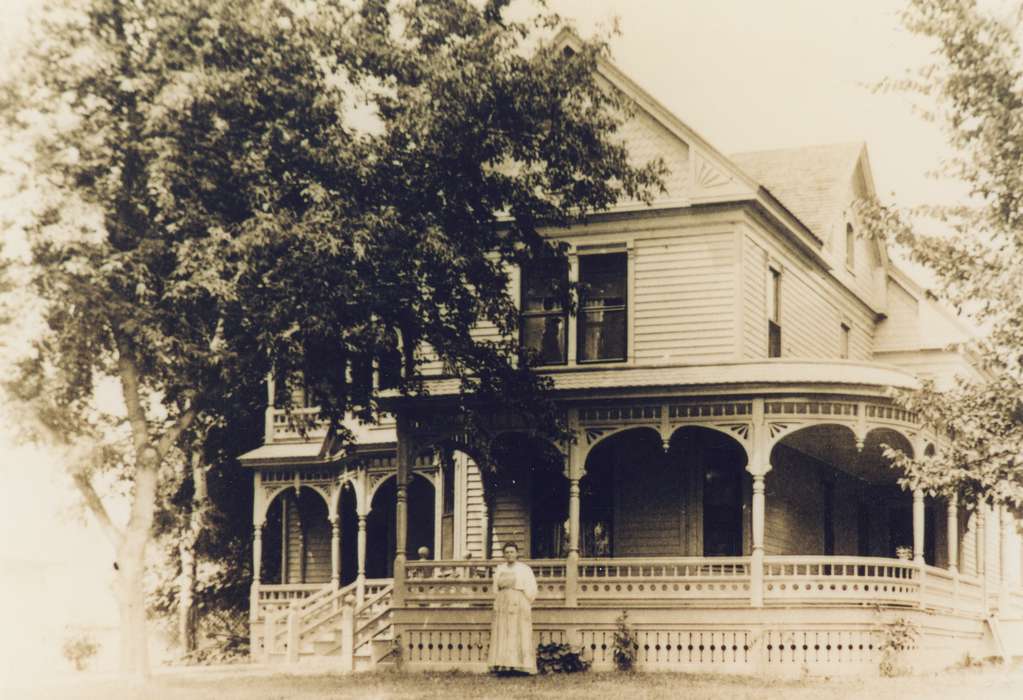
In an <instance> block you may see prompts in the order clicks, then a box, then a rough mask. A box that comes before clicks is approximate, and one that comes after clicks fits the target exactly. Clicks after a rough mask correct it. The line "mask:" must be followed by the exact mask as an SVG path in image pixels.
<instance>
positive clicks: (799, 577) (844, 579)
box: [764, 556, 920, 606]
mask: <svg viewBox="0 0 1023 700" xmlns="http://www.w3.org/2000/svg"><path fill="white" fill-rule="evenodd" d="M797 601H798V602H800V603H811V602H820V603H838V602H853V601H855V602H862V603H881V604H886V605H906V606H915V605H918V604H919V601H920V576H919V568H918V567H917V566H916V565H915V564H914V563H913V562H910V561H902V560H899V559H884V558H881V557H828V556H770V557H765V558H764V604H765V605H770V604H785V603H788V602H797Z"/></svg>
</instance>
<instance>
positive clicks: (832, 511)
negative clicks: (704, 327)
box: [252, 363, 1023, 675]
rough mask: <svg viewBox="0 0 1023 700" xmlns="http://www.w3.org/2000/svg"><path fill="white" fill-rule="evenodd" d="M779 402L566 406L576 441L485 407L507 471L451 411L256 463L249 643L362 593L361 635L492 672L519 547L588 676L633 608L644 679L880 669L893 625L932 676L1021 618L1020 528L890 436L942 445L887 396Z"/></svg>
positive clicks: (736, 398)
mask: <svg viewBox="0 0 1023 700" xmlns="http://www.w3.org/2000/svg"><path fill="white" fill-rule="evenodd" d="M748 364H770V363H747V365H748ZM821 364H834V363H821ZM874 369H876V368H874ZM818 388H820V387H818ZM775 389H776V390H774V391H760V392H758V393H752V392H751V391H750V387H745V389H744V391H745V392H746V393H736V394H726V393H715V394H714V395H705V396H685V395H678V394H675V395H669V396H661V395H659V391H650V392H647V391H637V392H634V393H633V394H632V395H630V396H628V397H626V398H622V399H618V400H606V399H605V400H585V401H583V400H573V399H568V398H566V399H564V403H563V405H564V407H565V410H566V414H567V417H568V423H569V425H570V426H571V428H572V430H573V431H574V433H575V436H576V439H575V441H574V442H572V443H569V444H563V445H552V444H550V443H545V442H543V441H542V440H541V439H540V438H539V437H537V436H536V435H535V434H534V433H532V432H531V431H529V430H527V429H525V428H524V427H523V426H521V425H518V424H516V423H515V421H514V420H510V419H508V418H507V417H503V416H495V417H494V421H493V426H491V428H492V429H491V430H489V431H488V432H487V434H488V436H489V439H491V440H493V442H492V443H491V444H490V445H489V447H488V450H487V452H488V453H489V454H491V455H492V458H493V459H495V460H504V461H506V462H507V463H506V464H505V463H502V464H501V465H500V468H498V469H494V470H488V469H481V468H480V467H479V466H478V460H477V456H478V453H477V452H476V451H475V449H474V445H477V443H474V441H473V436H469V435H467V434H466V432H465V429H464V427H462V426H460V425H459V424H457V422H452V421H450V420H449V418H448V417H447V416H445V414H444V412H443V411H441V410H439V409H438V406H440V404H432V405H431V409H430V411H428V412H427V411H424V412H422V413H408V412H406V413H404V414H399V416H398V420H397V425H396V428H397V431H396V438H397V440H396V443H397V444H396V447H390V446H384V445H381V446H378V447H379V449H377V450H376V451H373V450H372V449H368V450H367V449H365V448H363V449H361V450H360V451H357V452H355V453H352V454H350V455H348V456H346V457H345V458H344V459H343V460H341V459H339V460H334V461H333V462H331V461H330V460H329V459H328V460H322V459H320V460H317V461H310V462H309V463H308V464H307V465H305V466H303V465H300V464H298V463H293V464H287V463H281V464H277V465H273V466H272V465H271V464H268V463H260V464H258V465H257V464H254V465H253V466H258V470H257V474H256V478H255V488H256V495H255V511H254V548H253V550H254V552H253V554H254V563H253V564H254V570H255V571H256V572H257V575H256V577H255V578H254V583H253V600H252V629H253V649H254V653H259V651H258V650H260V649H262V650H263V651H264V652H265V653H266V654H267V656H268V657H270V656H272V655H273V654H274V653H277V654H279V655H280V654H285V653H287V652H286V651H281V649H284V650H287V649H290V648H294V649H297V650H305V651H303V652H302V653H308V654H314V653H316V649H317V647H316V639H317V637H316V636H315V635H320V634H322V633H323V632H324V629H325V626H329V624H334V623H333V622H324V620H328V621H330V620H335V618H337V619H338V620H340V618H339V617H337V616H339V615H341V613H340V612H339V611H340V609H341V608H340V607H339V606H341V605H342V604H341V601H342V600H343V599H344V597H345V596H346V595H348V594H349V593H351V595H352V596H353V600H354V604H355V605H356V606H357V614H356V615H355V617H354V618H352V619H354V620H355V621H356V622H355V624H356V626H355V628H354V629H355V630H356V632H355V633H353V634H356V633H358V630H361V629H364V628H365V625H375V624H383V623H382V622H381V621H382V620H384V619H385V617H384V615H385V613H384V612H380V611H379V610H378V608H379V609H380V610H383V608H382V607H381V606H384V605H385V604H386V615H387V617H386V626H385V627H381V628H380V631H379V634H378V633H377V632H369V633H367V634H368V635H369V636H368V637H367V639H368V640H369V641H367V642H366V644H367V645H368V647H367V648H369V647H373V646H374V645H376V646H377V647H380V648H381V649H382V648H383V647H384V646H387V645H391V646H387V649H391V650H393V648H395V647H400V648H401V650H402V651H401V654H402V659H403V662H404V663H406V664H407V665H408V667H409V668H423V669H427V668H430V669H434V668H435V669H441V668H463V669H473V668H480V667H481V664H482V663H483V661H484V660H485V658H486V647H487V635H488V630H489V614H488V612H487V609H488V608H489V605H490V601H491V596H492V594H491V584H490V577H491V572H492V567H493V558H492V557H493V554H492V553H493V552H497V551H500V547H501V545H502V544H503V543H505V542H516V544H518V545H519V548H520V551H523V552H524V554H527V555H529V556H530V557H532V559H531V560H530V564H531V565H532V566H533V567H534V569H535V571H536V573H537V577H538V581H539V585H540V593H539V598H538V601H537V604H536V610H535V614H534V621H535V624H536V633H537V637H538V640H540V639H542V640H563V641H566V642H569V643H572V644H574V645H579V646H581V647H583V648H584V649H585V650H587V654H589V655H590V656H591V658H592V659H593V661H594V664H595V667H596V668H602V667H609V666H610V664H611V657H610V651H609V649H610V646H609V645H610V644H611V641H610V640H611V639H612V637H613V632H614V624H615V618H616V617H617V615H618V614H619V613H620V612H621V611H622V610H628V611H629V616H630V620H631V622H632V624H633V626H634V629H635V630H636V632H637V634H638V636H639V638H640V640H641V642H640V643H641V650H640V667H641V668H645V669H649V670H657V669H677V670H702V671H711V672H742V673H747V672H748V673H761V672H770V673H778V674H782V675H784V674H786V673H802V672H803V669H809V670H810V671H811V672H814V673H824V674H831V673H841V672H852V673H859V672H865V671H868V670H871V671H876V669H877V663H878V661H879V658H880V654H881V650H880V646H881V644H882V643H883V636H884V629H885V625H886V624H888V623H890V622H892V621H894V620H896V619H898V618H906V619H911V620H913V621H914V622H916V623H917V625H918V626H919V627H920V629H921V631H922V632H923V636H922V637H921V640H920V644H919V648H918V649H917V650H916V651H914V652H913V653H914V654H915V658H917V660H918V666H919V667H920V668H924V667H925V665H927V664H932V665H947V664H949V663H953V662H954V661H956V660H959V659H961V658H962V656H963V655H964V654H965V653H967V652H969V653H970V654H972V655H974V656H985V655H988V654H990V653H992V649H991V634H990V631H991V630H990V628H989V627H988V623H986V620H987V619H988V616H989V615H990V614H992V613H994V612H997V613H998V614H1000V615H1001V616H1003V617H1004V616H1005V615H1010V614H1011V615H1016V616H1021V617H1023V606H1019V608H1018V609H1016V606H1017V605H1018V604H1019V602H1020V601H1019V600H1018V598H1020V596H1019V595H1018V593H1017V591H1018V590H1019V587H1020V572H1019V561H1018V559H1019V556H1018V555H1019V549H1020V544H1019V538H1018V536H1017V535H1016V534H1015V529H1014V528H1012V527H1010V526H1009V525H1006V523H1008V520H1006V519H1005V517H1002V520H997V519H995V518H996V517H998V516H997V515H996V514H995V513H981V514H972V515H971V514H970V513H969V512H968V511H966V510H965V509H964V508H962V507H961V506H960V505H959V504H957V503H956V502H954V501H953V502H944V501H937V500H934V499H931V498H928V497H925V495H924V494H922V493H908V492H905V491H903V490H902V489H901V488H900V487H899V486H898V483H897V481H898V475H897V474H896V473H894V472H893V471H892V469H891V467H890V466H889V464H888V462H887V460H886V459H885V457H884V450H885V447H886V446H889V445H890V446H896V447H899V448H901V449H903V450H905V451H907V452H910V453H917V452H918V451H921V450H930V449H940V447H941V445H940V442H939V441H937V440H935V439H933V437H932V436H928V435H927V434H925V433H924V432H923V431H921V430H920V427H919V426H918V425H917V424H916V423H915V420H914V417H913V416H912V415H910V414H909V413H907V412H905V411H903V410H901V409H899V408H898V407H896V406H894V405H893V404H892V403H891V402H890V400H889V399H888V398H887V397H886V396H885V389H884V388H883V387H874V388H870V386H869V385H868V384H863V383H858V384H856V385H855V387H846V391H845V392H841V393H839V392H838V391H836V390H835V388H834V387H832V390H831V391H828V392H824V391H816V392H815V391H810V390H809V386H808V385H807V384H806V383H801V384H799V385H798V386H795V385H793V384H789V385H786V386H785V388H784V391H782V390H781V389H780V388H778V387H776V388H775ZM424 547H425V548H426V549H427V550H428V552H427V555H426V558H425V559H423V558H422V557H421V556H420V555H419V554H418V553H417V552H419V551H420V550H422V548H424ZM395 552H396V553H397V556H394V557H393V558H392V553H395ZM410 558H414V559H415V560H411V561H410ZM370 583H372V586H373V587H374V588H373V592H372V593H367V590H366V589H367V586H369V585H370ZM374 595H376V596H381V597H379V598H375V597H374ZM369 601H373V606H376V607H375V608H373V609H372V610H369V611H368V612H367V611H364V610H363V609H362V608H361V607H358V606H362V605H364V604H368V602H369ZM331 606H333V608H331ZM371 607H372V606H371ZM326 610H333V612H330V613H329V614H328V613H326V612H323V611H326ZM317 611H319V612H317ZM321 616H322V617H321ZM289 620H290V621H291V622H288V621H289ZM374 621H375V622H374ZM337 624H340V622H338V623H337ZM359 625H363V627H360V626H359ZM292 628H294V630H293V631H292V632H289V631H288V630H290V629H292ZM365 629H368V628H365ZM374 629H376V628H374ZM307 632H308V635H313V636H308V638H307V636H306V634H307ZM289 634H294V635H295V636H294V638H291V637H289V636H288V635H289ZM374 635H376V636H374ZM328 636H329V635H328ZM356 637H357V638H360V639H361V637H358V634H356ZM266 640H269V642H267V641H266ZM384 642H387V645H385V644H384ZM338 644H340V642H338V641H337V640H333V641H331V645H332V646H331V649H332V650H333V652H336V651H337V650H338V649H339V648H340V647H338V646H337V645H338ZM267 645H269V646H267ZM321 647H322V648H323V649H325V648H326V644H323V645H321ZM275 650H276V651H275ZM333 652H332V653H333ZM295 653H296V654H298V653H299V652H298V651H296V652H295ZM353 653H354V652H353ZM374 653H376V652H372V653H370V652H367V654H368V658H373V654H374ZM381 653H383V652H382V651H381Z"/></svg>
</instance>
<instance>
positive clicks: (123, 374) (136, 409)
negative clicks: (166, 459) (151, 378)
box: [114, 333, 149, 455]
mask: <svg viewBox="0 0 1023 700" xmlns="http://www.w3.org/2000/svg"><path fill="white" fill-rule="evenodd" d="M114 343H115V344H116V345H117V373H118V375H119V377H120V379H121V393H122V394H123V395H124V404H125V407H126V408H127V410H128V422H129V423H130V424H131V434H132V440H133V442H134V444H135V454H136V455H140V454H142V451H143V450H144V449H146V447H147V446H148V445H149V424H148V422H147V421H146V412H145V409H144V408H142V398H141V396H140V393H139V373H138V368H137V367H136V366H135V362H134V360H133V359H132V357H131V353H130V351H129V350H128V343H127V341H126V340H125V339H124V338H123V337H122V336H121V335H120V334H119V333H114Z"/></svg>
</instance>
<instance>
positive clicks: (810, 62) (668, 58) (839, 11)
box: [0, 0, 958, 673]
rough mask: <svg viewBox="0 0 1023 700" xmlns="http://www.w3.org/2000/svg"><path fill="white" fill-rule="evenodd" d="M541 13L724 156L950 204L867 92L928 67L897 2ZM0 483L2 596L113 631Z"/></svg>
mask: <svg viewBox="0 0 1023 700" xmlns="http://www.w3.org/2000/svg"><path fill="white" fill-rule="evenodd" d="M37 1H38V0H0V56H2V55H4V54H5V53H6V52H7V51H8V50H9V49H10V48H11V47H12V46H13V45H14V42H15V41H16V40H17V39H18V38H20V37H21V36H23V35H24V29H25V17H26V13H27V10H28V9H29V8H32V7H34V6H35V5H36V4H37ZM550 6H551V8H552V9H554V10H555V11H557V12H559V13H561V14H562V15H563V16H565V17H567V18H573V19H574V20H575V22H576V26H577V29H578V31H579V32H580V33H582V34H583V35H584V36H585V35H588V34H590V33H591V32H593V31H594V30H595V29H596V28H598V27H600V26H603V27H605V28H607V27H610V26H611V25H612V22H613V19H614V18H615V17H617V18H618V20H619V26H620V28H621V31H622V34H621V36H618V37H615V38H614V39H613V41H612V48H613V57H614V61H615V63H616V64H617V65H618V66H619V68H621V69H622V70H624V71H625V73H626V74H627V75H629V76H630V77H631V78H632V79H633V80H635V81H636V82H637V83H638V84H639V85H641V86H642V87H644V88H645V89H646V90H647V91H648V92H649V93H651V94H652V95H653V96H654V97H655V98H656V99H657V100H659V101H660V102H661V103H663V104H664V105H665V106H666V107H667V108H668V109H670V110H671V111H672V112H674V113H675V115H676V116H677V117H678V118H680V119H681V120H682V121H683V122H685V123H686V124H688V125H689V126H690V127H691V128H693V129H695V130H696V131H697V132H699V133H700V134H701V135H702V136H703V137H704V138H706V139H707V140H708V141H709V142H710V143H711V144H713V145H714V146H716V147H717V148H718V149H719V150H720V151H722V152H723V153H725V154H728V153H734V152H741V151H748V150H760V149H770V148H781V147H790V146H800V145H812V144H824V143H837V142H849V141H863V142H866V144H867V147H868V151H869V156H870V161H871V164H872V166H873V171H874V179H875V183H876V185H877V190H878V193H879V194H880V195H881V196H882V197H883V198H885V199H888V200H889V201H895V202H898V203H901V204H904V205H912V204H917V203H922V202H928V201H930V202H933V201H937V200H940V199H946V200H947V198H948V197H950V196H956V195H957V193H958V188H956V187H955V186H952V185H949V184H947V183H941V182H936V181H934V180H933V179H928V178H927V177H926V175H925V173H926V172H927V171H928V170H931V169H933V168H935V167H936V166H937V165H938V163H939V159H940V158H941V157H942V155H943V154H945V153H946V149H945V146H944V142H943V139H942V137H941V134H940V132H939V131H938V130H937V128H936V127H934V126H933V125H930V124H927V123H925V122H924V121H922V120H921V118H920V117H918V116H916V115H915V114H914V113H913V111H912V109H911V103H910V101H909V99H908V98H906V97H905V96H901V95H879V94H874V93H872V92H871V91H870V90H869V89H868V88H867V87H866V86H867V85H869V84H872V83H875V82H877V81H878V80H880V79H882V78H884V77H897V76H901V75H902V74H903V73H904V71H906V70H907V69H909V68H912V67H915V66H919V65H921V64H922V63H924V62H925V61H926V60H927V56H928V50H929V46H928V45H927V44H926V43H924V42H923V41H921V40H919V39H917V38H915V37H913V36H911V35H910V34H908V32H906V31H905V30H904V29H902V28H901V27H900V25H899V21H898V17H897V13H898V10H899V9H900V8H901V7H902V6H903V3H902V2H896V1H889V0H857V1H856V2H842V1H837V0H829V1H825V2H822V1H821V0H772V1H771V2H757V1H755V0H746V1H739V0H714V1H713V2H708V1H707V0H631V1H620V2H619V1H616V0H550ZM0 63H2V62H0ZM0 71H3V67H2V65H0ZM2 213H4V212H2V211H0V214H2ZM0 476H2V477H3V483H4V487H5V488H4V490H3V493H2V495H0V571H7V572H8V574H7V576H6V577H0V587H4V586H10V585H14V584H15V583H17V581H15V580H14V579H13V578H12V576H11V572H16V571H23V570H24V569H23V568H19V567H25V566H29V567H34V569H33V570H38V571H41V572H48V573H45V576H44V578H45V580H46V581H47V583H46V586H45V590H46V591H47V595H48V596H50V601H51V604H50V605H49V606H48V608H47V615H48V618H47V619H49V620H50V622H51V627H52V626H53V625H59V624H60V623H61V622H62V621H66V620H72V621H86V622H96V621H107V622H113V621H115V620H116V617H115V612H114V611H115V608H114V606H113V602H112V598H111V597H110V596H109V590H108V588H107V586H108V584H109V568H110V562H111V561H112V553H111V549H110V546H109V545H108V544H107V543H106V541H105V540H104V539H103V538H102V536H101V535H100V533H99V531H98V530H97V529H96V527H95V526H94V525H92V524H91V523H89V522H88V521H87V520H84V519H82V518H81V517H80V516H79V515H78V514H77V513H78V510H77V509H76V508H75V507H74V503H75V496H74V494H73V492H72V491H71V489H70V488H69V486H68V483H67V481H66V478H65V477H63V475H62V473H61V471H60V466H59V465H58V464H56V463H55V461H54V460H53V458H52V457H51V456H49V455H47V454H45V453H41V452H39V451H36V450H33V449H30V448H25V447H17V446H15V445H14V444H13V440H12V438H11V437H10V435H6V434H5V433H4V432H3V430H2V427H0ZM40 575H43V574H40ZM19 580H21V581H22V582H24V581H25V578H24V577H21V578H20V579H19ZM0 598H7V599H10V596H0ZM22 607H24V606H23V605H22ZM3 619H5V620H8V621H10V620H11V619H18V618H11V617H8V616H6V615H5V616H4V618H3ZM40 643H44V642H40ZM45 643H47V644H50V645H51V646H52V643H53V642H52V640H50V641H46V642H45ZM0 673H3V668H2V667H0Z"/></svg>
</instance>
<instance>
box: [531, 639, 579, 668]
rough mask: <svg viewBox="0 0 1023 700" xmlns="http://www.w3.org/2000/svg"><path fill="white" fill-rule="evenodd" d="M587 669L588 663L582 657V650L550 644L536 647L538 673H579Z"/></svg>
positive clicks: (555, 643) (567, 645) (566, 645)
mask: <svg viewBox="0 0 1023 700" xmlns="http://www.w3.org/2000/svg"><path fill="white" fill-rule="evenodd" d="M589 668H590V662H589V661H587V660H586V659H584V658H583V657H582V650H581V649H573V648H572V647H571V645H569V644H559V643H557V642H550V643H549V644H538V645H537V647H536V669H537V671H538V672H540V673H579V672H580V671H588V670H589Z"/></svg>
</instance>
